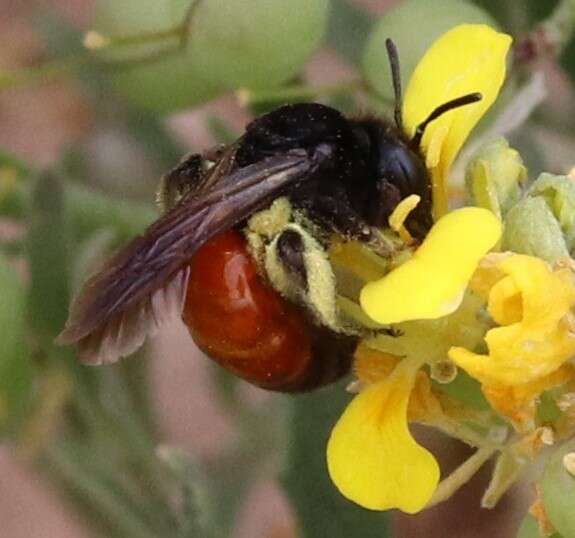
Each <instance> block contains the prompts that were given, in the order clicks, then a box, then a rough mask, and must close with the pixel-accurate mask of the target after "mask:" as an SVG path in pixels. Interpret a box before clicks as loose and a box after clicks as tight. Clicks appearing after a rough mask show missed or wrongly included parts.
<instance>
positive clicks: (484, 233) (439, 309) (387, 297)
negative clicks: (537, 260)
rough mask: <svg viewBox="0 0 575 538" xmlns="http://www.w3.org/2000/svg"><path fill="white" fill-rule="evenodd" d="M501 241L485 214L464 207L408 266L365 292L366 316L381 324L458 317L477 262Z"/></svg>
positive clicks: (429, 238)
mask: <svg viewBox="0 0 575 538" xmlns="http://www.w3.org/2000/svg"><path fill="white" fill-rule="evenodd" d="M500 236H501V223H500V222H499V220H498V219H497V217H495V216H494V215H493V213H491V212H490V211H487V210H486V209H481V208H478V207H465V208H462V209H458V210H456V211H452V212H451V213H448V214H447V215H445V216H444V217H442V218H441V219H440V220H439V221H438V222H437V223H436V224H435V226H433V228H432V229H431V231H430V232H429V234H428V236H427V237H426V238H425V240H424V242H423V244H422V245H421V246H420V247H419V248H418V249H417V251H416V252H415V254H414V255H413V257H412V258H411V259H410V260H408V261H407V262H405V263H404V264H403V265H400V266H399V267H398V268H397V269H395V270H394V271H391V272H390V273H389V274H388V275H386V276H385V277H383V278H382V279H380V280H378V281H375V282H370V283H369V284H367V285H366V286H365V287H364V288H363V289H362V291H361V296H360V302H361V306H362V308H363V310H364V311H365V313H366V314H367V315H368V316H369V317H371V318H372V319H373V320H375V321H377V322H378V323H383V324H389V323H400V322H402V321H408V320H415V319H435V318H439V317H442V316H445V315H447V314H450V313H451V312H454V311H455V310H456V309H457V307H458V306H459V304H460V303H461V300H462V298H463V293H464V291H465V288H466V287H467V284H468V283H469V280H470V279H471V276H472V275H473V272H474V271H475V268H476V267H477V264H478V263H479V260H480V259H481V258H482V257H483V256H484V255H485V254H486V253H487V252H488V251H489V249H491V248H492V247H493V246H494V245H495V244H496V243H497V241H498V240H499V237H500Z"/></svg>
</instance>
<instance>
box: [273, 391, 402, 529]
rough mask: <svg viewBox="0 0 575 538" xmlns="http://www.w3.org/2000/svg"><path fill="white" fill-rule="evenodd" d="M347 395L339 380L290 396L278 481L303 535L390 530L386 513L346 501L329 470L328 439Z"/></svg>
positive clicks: (341, 411)
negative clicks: (284, 453) (285, 448)
mask: <svg viewBox="0 0 575 538" xmlns="http://www.w3.org/2000/svg"><path fill="white" fill-rule="evenodd" d="M350 398H351V396H350V395H349V394H348V393H346V392H345V384H342V383H339V384H337V385H332V386H331V387H327V388H325V389H322V390H318V391H315V392H311V393H309V394H303V395H297V396H294V397H293V401H292V403H291V417H290V426H289V434H290V440H289V446H288V454H287V461H286V470H285V471H284V473H283V477H282V483H283V486H284V488H285V490H286V492H287V495H288V497H289V498H290V500H291V503H292V505H293V508H294V510H295V512H296V516H297V519H298V522H299V526H300V529H301V537H302V538H323V537H324V536H329V538H356V537H357V538H385V537H386V536H391V530H390V527H389V522H388V516H387V514H385V513H383V512H372V511H369V510H365V509H363V508H360V507H359V506H357V505H355V504H353V503H352V502H351V501H348V500H347V499H345V498H344V497H343V496H342V495H341V494H340V493H339V492H338V490H337V489H336V487H335V486H334V484H333V483H332V482H331V480H330V478H329V475H328V471H327V464H326V455H325V451H326V445H327V440H328V438H329V435H330V432H331V429H332V428H333V426H334V425H335V423H336V421H337V420H338V418H339V417H340V415H341V414H342V413H343V410H344V408H345V407H346V405H347V404H348V402H349V400H350Z"/></svg>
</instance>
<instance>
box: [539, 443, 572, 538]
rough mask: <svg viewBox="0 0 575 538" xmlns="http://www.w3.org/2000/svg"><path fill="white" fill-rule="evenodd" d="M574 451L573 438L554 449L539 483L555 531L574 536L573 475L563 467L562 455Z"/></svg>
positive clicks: (566, 535)
mask: <svg viewBox="0 0 575 538" xmlns="http://www.w3.org/2000/svg"><path fill="white" fill-rule="evenodd" d="M574 451H575V440H571V441H569V442H568V443H566V444H565V445H563V446H562V447H561V448H560V449H559V450H556V451H555V452H554V453H553V455H552V456H551V458H550V459H549V461H548V463H547V465H546V467H545V471H544V473H543V478H542V479H541V484H540V485H541V494H542V497H543V504H544V505H545V511H546V513H547V515H548V517H549V519H550V520H551V523H553V526H554V527H555V529H556V530H557V532H558V533H559V534H560V535H562V536H565V537H568V536H575V511H574V510H573V499H575V476H573V475H572V474H571V473H570V472H569V471H568V470H567V469H566V468H565V465H564V464H563V457H564V456H565V455H566V454H569V453H570V452H574Z"/></svg>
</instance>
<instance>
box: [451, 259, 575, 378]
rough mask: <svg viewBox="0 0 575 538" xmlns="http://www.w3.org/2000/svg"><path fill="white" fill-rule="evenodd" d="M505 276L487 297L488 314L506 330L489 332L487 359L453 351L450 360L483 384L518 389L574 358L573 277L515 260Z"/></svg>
mask: <svg viewBox="0 0 575 538" xmlns="http://www.w3.org/2000/svg"><path fill="white" fill-rule="evenodd" d="M499 267H500V269H501V270H502V271H503V273H504V274H505V275H507V276H505V277H504V278H502V279H501V280H500V281H499V282H497V283H496V284H495V285H494V286H493V288H492V290H491V293H490V294H489V302H488V309H489V312H490V313H491V315H492V317H494V319H495V320H496V321H497V322H498V323H502V324H503V323H505V325H504V326H501V327H496V328H494V329H491V330H489V331H488V332H487V334H486V336H485V342H486V343H487V348H488V350H489V354H488V355H478V354H476V353H472V352H470V351H468V350H467V349H464V348H460V347H454V348H452V349H451V350H450V351H449V357H450V358H451V359H452V360H453V361H454V362H456V363H457V364H458V365H459V366H461V367H462V368H463V369H465V370H466V371H467V372H468V373H469V374H470V375H471V376H473V377H475V378H476V379H479V380H480V381H481V382H482V383H484V384H490V385H495V384H502V385H506V386H515V385H521V384H525V383H530V382H532V381H534V380H537V379H539V378H542V377H544V376H547V375H549V374H551V373H552V372H554V371H555V370H557V369H558V368H560V367H561V365H563V364H564V363H565V362H566V361H568V360H569V359H570V358H571V357H573V356H574V355H575V335H574V334H573V332H572V330H571V324H572V322H571V318H572V314H571V309H572V308H573V306H575V285H574V282H573V277H572V275H571V274H570V272H569V271H566V270H558V271H555V272H553V271H552V270H551V269H550V268H549V266H548V265H547V264H546V263H545V262H544V261H543V260H541V259H539V258H534V257H532V256H524V255H519V254H515V255H512V256H510V257H507V258H504V259H503V261H502V262H501V263H500V265H499Z"/></svg>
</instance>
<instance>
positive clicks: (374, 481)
mask: <svg viewBox="0 0 575 538" xmlns="http://www.w3.org/2000/svg"><path fill="white" fill-rule="evenodd" d="M420 366H421V362H418V361H413V360H403V361H401V362H400V363H399V364H398V365H397V366H396V367H395V369H394V370H393V372H392V373H391V375H389V376H388V377H386V378H384V379H383V380H381V381H378V382H376V383H373V384H372V385H369V386H368V387H367V388H365V389H364V390H362V391H361V393H360V394H359V395H358V396H356V397H355V399H354V400H353V401H352V402H351V404H350V405H349V406H348V407H347V409H346V410H345V412H344V414H343V416H342V417H341V419H340V420H339V422H338V423H337V424H336V426H335V428H334V429H333V432H332V434H331V437H330V440H329V443H328V446H327V461H328V469H329V473H330V475H331V478H332V480H333V481H334V482H335V484H336V485H337V487H338V488H339V490H340V491H341V492H342V493H343V494H344V495H345V496H346V497H348V498H349V499H351V500H353V501H354V502H356V503H358V504H360V505H361V506H364V507H365V508H369V509H371V510H387V509H389V508H400V509H401V510H403V511H404V512H408V513H411V514H412V513H415V512H418V511H419V510H421V509H422V508H423V507H424V506H425V504H426V503H427V501H428V500H429V498H430V497H431V495H432V494H433V492H434V490H435V487H436V485H437V482H438V480H439V467H438V465H437V462H436V461H435V458H434V457H433V456H432V455H431V454H430V453H429V452H428V451H427V450H426V449H425V448H423V447H421V446H419V445H418V444H417V443H416V442H415V440H414V439H413V437H412V436H411V434H410V432H409V429H408V427H407V406H408V402H409V398H410V395H411V390H412V388H413V386H414V383H415V380H416V376H417V373H418V370H419V368H420Z"/></svg>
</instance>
